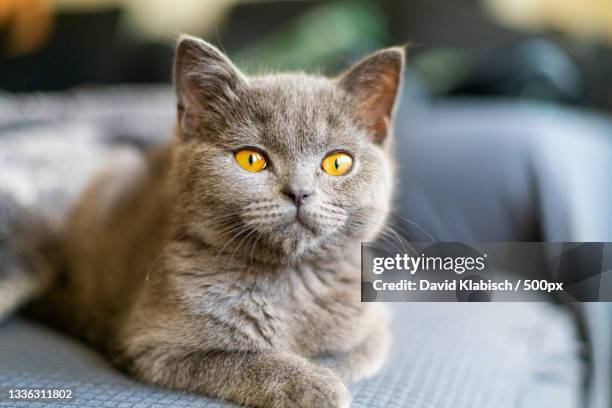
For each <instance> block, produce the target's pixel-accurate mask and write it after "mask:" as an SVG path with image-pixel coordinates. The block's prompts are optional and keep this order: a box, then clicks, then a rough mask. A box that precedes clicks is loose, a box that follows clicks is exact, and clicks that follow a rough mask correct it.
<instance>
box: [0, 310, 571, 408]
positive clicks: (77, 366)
mask: <svg viewBox="0 0 612 408" xmlns="http://www.w3.org/2000/svg"><path fill="white" fill-rule="evenodd" d="M393 313H394V318H393V324H392V328H393V335H394V337H393V351H392V354H391V356H390V358H389V361H388V363H387V364H386V366H385V367H384V369H383V371H382V372H381V373H380V374H378V375H377V376H375V377H374V378H372V379H369V380H365V381H362V382H359V383H357V384H354V385H352V386H351V387H350V388H351V391H352V393H353V398H354V402H353V406H354V407H372V408H374V407H380V408H391V407H414V408H421V407H422V408H446V407H448V408H451V407H452V408H462V407H465V408H468V407H469V408H473V407H487V408H527V407H530V408H531V407H534V408H535V407H539V408H541V407H543V406H547V407H555V408H565V407H567V408H570V407H571V408H574V407H577V406H579V402H580V398H581V392H580V387H581V382H582V366H581V363H580V356H579V354H580V353H579V351H580V350H579V348H578V342H577V340H576V333H575V329H574V325H573V323H572V322H571V321H570V319H569V318H568V316H567V315H566V314H565V312H564V311H563V309H560V308H556V307H555V306H553V305H551V304H547V303H522V304H521V303H491V304H487V303H460V304H450V303H413V304H400V303H397V304H394V305H393ZM0 362H1V363H0V389H1V390H3V392H5V390H6V389H7V388H36V387H57V388H66V387H70V388H72V389H74V392H75V399H74V400H73V401H72V405H74V406H79V407H101V406H102V407H175V406H187V407H191V406H198V407H221V406H231V404H226V403H223V402H220V401H216V400H213V399H210V398H206V397H201V396H197V395H193V394H185V393H180V392H174V391H170V390H165V389H160V388H156V387H151V386H147V385H143V384H139V383H137V382H135V381H133V380H132V379H130V378H128V377H126V376H124V375H123V374H121V373H120V372H118V371H116V370H115V369H114V368H112V367H111V366H109V364H108V363H107V362H106V361H105V360H104V359H103V358H102V357H101V356H99V355H98V354H96V353H95V352H94V351H92V350H90V349H88V348H87V347H85V346H83V345H81V344H80V343H78V342H77V341H75V340H73V339H70V338H67V337H65V336H63V335H61V334H59V333H56V332H54V331H53V330H51V329H47V328H44V327H42V326H39V325H37V324H35V323H31V322H28V321H26V320H21V319H13V320H12V321H10V322H8V323H6V324H4V325H3V326H0ZM3 398H4V399H3ZM5 398H6V397H5V396H4V395H3V396H2V397H1V398H0V404H2V403H3V402H6V401H7V400H6V399H5ZM14 405H15V406H19V405H18V404H14ZM22 406H26V404H25V403H24V404H23V405H22ZM29 406H33V405H29Z"/></svg>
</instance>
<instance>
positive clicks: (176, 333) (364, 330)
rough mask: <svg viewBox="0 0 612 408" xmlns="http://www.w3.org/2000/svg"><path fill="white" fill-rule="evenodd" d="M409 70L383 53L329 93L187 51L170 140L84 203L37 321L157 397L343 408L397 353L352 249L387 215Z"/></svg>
mask: <svg viewBox="0 0 612 408" xmlns="http://www.w3.org/2000/svg"><path fill="white" fill-rule="evenodd" d="M403 61H404V51H403V49H401V48H389V49H385V50H382V51H379V52H377V53H375V54H373V55H371V56H369V57H367V58H366V59H364V60H362V61H361V62H359V63H357V64H356V65H354V66H353V67H352V68H350V69H349V70H348V71H346V72H345V73H343V74H342V75H340V76H339V77H338V78H335V79H328V78H324V77H320V76H312V75H306V74H299V73H298V74H280V75H268V76H253V77H247V76H245V75H243V74H242V73H241V72H240V71H239V70H238V69H237V68H236V67H235V66H234V65H232V63H231V62H230V61H229V60H228V59H227V57H225V56H224V55H223V54H222V53H221V52H220V51H218V50H217V49H216V48H214V47H213V46H211V45H209V44H207V43H205V42H204V41H202V40H199V39H196V38H193V37H188V36H184V37H182V38H181V39H180V41H179V43H178V46H177V50H176V59H175V67H174V83H175V89H176V93H177V99H178V109H177V114H178V126H177V130H176V137H175V138H174V140H173V141H172V143H171V144H170V145H169V146H163V147H160V148H159V149H157V150H156V151H154V152H152V153H151V154H149V155H148V156H146V157H142V156H138V155H136V154H133V155H132V154H126V155H125V156H124V157H122V159H121V161H120V162H119V163H116V164H115V165H114V166H112V168H109V169H108V170H106V171H105V173H104V174H102V175H100V177H99V178H98V179H97V180H96V181H95V183H93V185H91V186H90V187H89V188H88V189H87V191H86V192H85V193H84V195H83V197H82V199H81V200H80V203H79V204H78V205H77V207H76V209H75V210H74V213H73V215H72V217H71V218H72V219H71V221H70V225H69V228H68V231H67V234H66V240H65V242H64V244H63V248H64V249H63V259H65V260H66V262H67V267H66V268H65V269H63V272H62V273H61V276H59V277H58V278H61V279H56V282H57V283H56V284H55V285H54V287H53V289H52V290H50V291H48V292H47V294H46V295H45V296H44V297H42V298H41V299H39V300H37V301H36V302H34V304H33V305H32V306H31V311H32V313H34V314H36V315H38V316H40V317H43V318H45V319H47V320H49V319H53V320H54V321H55V322H56V323H57V324H60V325H61V326H63V327H64V328H65V329H66V330H68V331H70V332H72V333H73V334H75V335H77V336H80V337H81V338H84V339H85V340H86V341H88V342H90V343H92V344H94V345H95V346H97V347H99V348H100V349H101V350H103V351H104V352H105V353H107V355H109V356H110V358H111V359H112V360H113V361H114V362H115V363H116V364H118V365H119V366H120V367H122V368H123V369H125V370H126V371H128V372H130V373H132V374H133V375H134V376H136V377H137V378H139V379H142V380H144V381H147V382H151V383H154V384H159V385H162V386H166V387H171V388H175V389H180V390H187V391H193V392H198V393H202V394H206V395H211V396H215V397H219V398H223V399H226V400H230V401H234V402H236V403H239V404H245V405H251V406H256V407H318V408H321V407H346V406H348V405H349V403H350V395H349V392H348V391H347V388H346V386H345V385H344V381H355V380H359V379H362V378H365V377H368V376H371V375H373V374H374V373H376V372H377V371H378V370H379V369H380V367H381V366H382V364H383V363H384V360H385V357H386V354H387V351H388V348H389V343H390V336H389V332H388V327H387V325H388V317H387V314H386V313H385V309H383V308H382V307H381V305H378V304H371V303H361V302H360V293H361V292H360V264H359V262H360V259H359V253H360V252H359V245H360V242H361V241H368V240H373V239H374V238H375V237H376V236H377V234H378V233H379V232H380V231H381V229H382V228H383V226H384V224H385V221H386V215H387V214H388V211H389V207H390V201H391V194H392V186H393V168H394V165H393V160H392V155H391V151H392V137H391V133H392V122H393V114H394V109H395V105H396V100H397V99H398V93H399V89H400V88H401V79H402V70H403ZM322 357H330V358H327V359H324V361H325V362H326V363H325V364H324V363H323V362H322V361H321V358H322Z"/></svg>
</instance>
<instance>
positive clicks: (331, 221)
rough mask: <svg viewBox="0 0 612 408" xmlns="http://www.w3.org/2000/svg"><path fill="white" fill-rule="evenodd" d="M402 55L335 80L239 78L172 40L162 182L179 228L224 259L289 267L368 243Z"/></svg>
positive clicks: (381, 199)
mask: <svg viewBox="0 0 612 408" xmlns="http://www.w3.org/2000/svg"><path fill="white" fill-rule="evenodd" d="M403 64H404V51H403V49H401V48H389V49H384V50H381V51H379V52H377V53H375V54H373V55H370V56H369V57H367V58H365V59H364V60H362V61H360V62H358V63H357V64H355V65H354V66H353V67H351V68H350V69H348V70H347V71H346V72H344V73H342V74H341V75H340V76H338V77H337V78H332V79H330V78H325V77H321V76H312V75H306V74H301V73H297V74H273V75H265V76H249V77H247V76H245V75H244V74H242V73H241V72H240V71H239V70H238V69H237V68H236V67H235V66H234V65H233V64H232V63H231V62H230V60H229V59H228V58H227V57H226V56H225V55H223V54H222V53H221V52H220V51H219V50H217V49H216V48H215V47H213V46H212V45H210V44H208V43H206V42H204V41H202V40H199V39H196V38H193V37H189V36H184V37H182V38H181V39H180V40H179V43H178V46H177V51H176V58H175V67H174V84H175V89H176V93H177V99H178V110H177V112H178V122H179V125H178V131H177V140H176V144H175V156H174V162H173V163H174V174H175V176H176V178H175V182H176V184H177V185H178V189H179V198H178V199H179V202H178V206H177V208H179V210H180V212H181V214H182V222H183V224H184V226H183V228H185V229H187V230H188V231H189V233H190V234H196V235H198V236H199V237H200V238H202V239H204V240H205V241H206V242H207V243H208V244H211V245H214V246H218V247H219V250H222V251H223V252H227V253H230V254H233V256H235V257H243V258H244V257H247V258H250V259H253V260H258V261H263V262H276V263H293V262H297V261H299V260H300V259H302V258H304V257H317V256H324V255H325V254H327V253H331V251H332V250H333V249H338V248H342V247H344V246H346V245H347V244H349V243H356V242H359V241H366V240H372V239H373V238H374V237H375V236H376V235H377V233H378V232H379V231H380V229H381V228H382V227H383V224H384V222H385V219H386V216H387V212H388V210H389V206H390V201H391V191H392V185H393V162H392V157H391V156H392V155H391V150H392V146H391V145H392V141H391V138H392V137H391V136H392V135H391V133H392V122H393V115H394V111H395V105H396V101H397V99H398V94H399V89H400V87H401V79H402V74H403Z"/></svg>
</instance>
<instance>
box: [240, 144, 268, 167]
mask: <svg viewBox="0 0 612 408" xmlns="http://www.w3.org/2000/svg"><path fill="white" fill-rule="evenodd" d="M234 156H235V157H236V161H237V162H238V164H239V165H240V167H242V168H243V169H245V170H248V171H252V172H258V171H262V170H263V169H265V168H266V165H267V164H268V163H267V162H266V158H265V157H264V156H263V154H261V153H259V152H258V151H257V150H252V149H242V150H239V151H237V152H236V154H235V155H234Z"/></svg>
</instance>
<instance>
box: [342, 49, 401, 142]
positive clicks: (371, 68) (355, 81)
mask: <svg viewBox="0 0 612 408" xmlns="http://www.w3.org/2000/svg"><path fill="white" fill-rule="evenodd" d="M404 58H405V51H404V48H402V47H393V48H386V49H383V50H381V51H378V52H376V53H374V54H372V55H370V56H368V57H366V58H365V59H363V60H361V61H359V62H357V63H356V64H355V65H353V66H352V67H351V68H349V69H348V70H347V71H346V72H344V73H343V74H342V75H340V77H339V78H338V83H339V86H340V87H341V88H342V89H343V90H344V91H345V92H346V93H348V94H349V96H350V98H351V102H352V103H353V105H354V108H355V109H356V113H357V116H358V120H359V121H360V122H361V123H362V124H363V125H365V126H366V127H367V128H368V129H369V130H370V132H371V133H370V134H371V138H372V141H373V142H375V143H379V142H382V141H383V140H384V139H385V137H386V136H387V135H388V133H389V132H390V130H391V126H392V123H393V116H394V113H395V105H396V102H397V100H398V99H399V93H400V88H401V85H402V77H403V75H404Z"/></svg>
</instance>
